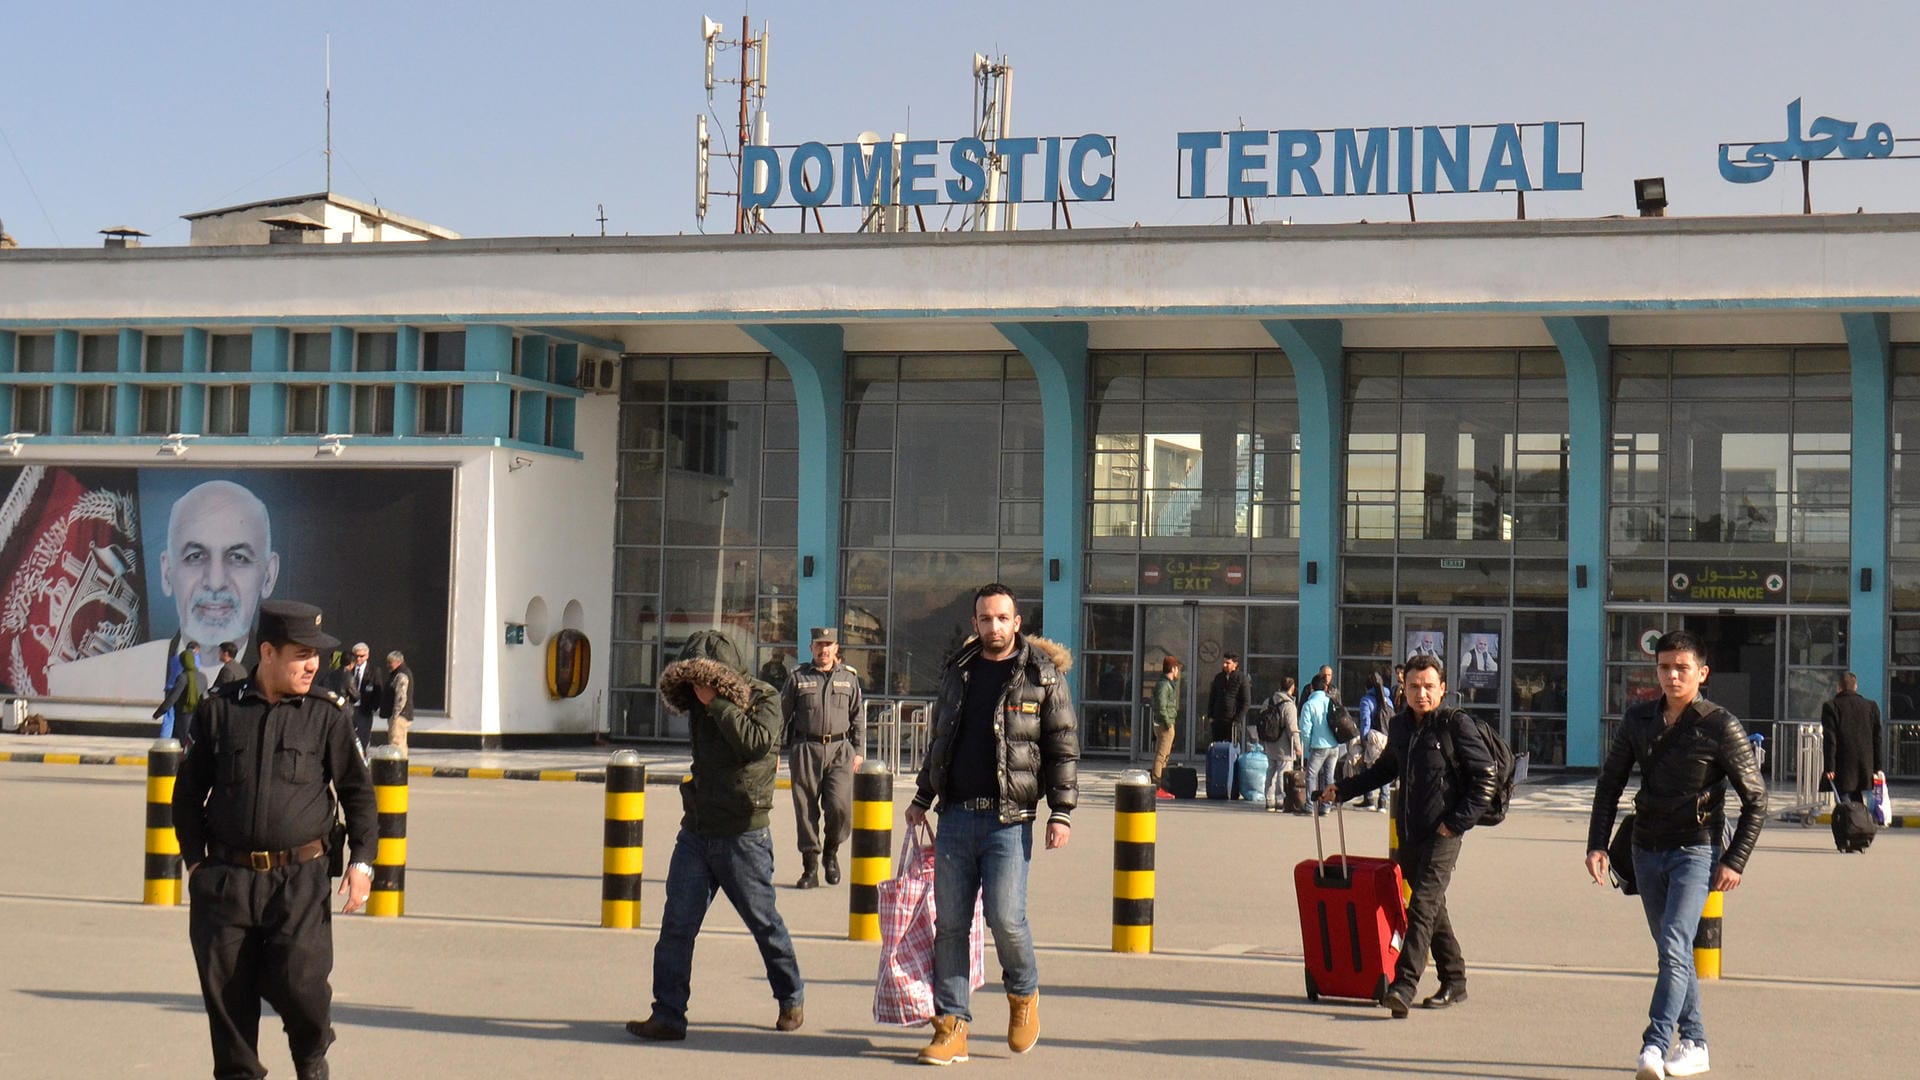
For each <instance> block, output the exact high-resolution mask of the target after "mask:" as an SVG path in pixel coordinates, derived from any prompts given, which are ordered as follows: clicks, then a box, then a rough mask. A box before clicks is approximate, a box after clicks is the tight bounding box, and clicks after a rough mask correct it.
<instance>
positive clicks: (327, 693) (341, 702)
mask: <svg viewBox="0 0 1920 1080" xmlns="http://www.w3.org/2000/svg"><path fill="white" fill-rule="evenodd" d="M312 696H313V697H317V698H324V699H326V700H327V701H330V702H332V703H333V704H334V706H335V707H337V708H341V709H344V708H346V707H347V699H346V698H345V697H343V696H341V695H340V694H337V693H335V692H333V691H332V690H315V691H314V692H313V694H312Z"/></svg>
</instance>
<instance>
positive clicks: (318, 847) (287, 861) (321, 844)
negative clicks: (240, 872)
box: [207, 836, 327, 871]
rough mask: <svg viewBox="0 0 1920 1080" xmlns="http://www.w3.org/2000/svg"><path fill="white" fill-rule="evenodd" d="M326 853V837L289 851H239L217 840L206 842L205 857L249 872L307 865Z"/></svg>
mask: <svg viewBox="0 0 1920 1080" xmlns="http://www.w3.org/2000/svg"><path fill="white" fill-rule="evenodd" d="M326 853H327V840H326V837H324V836H323V837H317V838H315V839H313V840H309V841H307V842H306V843H304V844H301V845H300V846H299V847H297V848H294V849H292V850H291V851H241V850H239V849H237V848H230V847H228V846H227V845H225V844H222V843H220V842H219V841H217V840H209V841H207V857H208V858H210V859H218V860H220V861H221V862H223V863H228V864H230V865H233V866H244V867H246V868H247V869H249V870H261V871H265V870H278V869H280V868H281V867H285V866H298V865H299V864H301V863H309V862H312V861H313V860H315V859H317V858H319V857H321V856H322V855H325V854H326Z"/></svg>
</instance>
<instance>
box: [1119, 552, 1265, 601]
mask: <svg viewBox="0 0 1920 1080" xmlns="http://www.w3.org/2000/svg"><path fill="white" fill-rule="evenodd" d="M1246 582H1247V569H1246V567H1245V566H1244V565H1242V564H1241V563H1239V562H1236V561H1234V560H1232V559H1230V558H1225V557H1222V556H1219V555H1165V556H1161V555H1146V556H1142V557H1141V559H1140V591H1141V592H1142V593H1197V594H1213V595H1219V596H1245V595H1246V592H1247V590H1246Z"/></svg>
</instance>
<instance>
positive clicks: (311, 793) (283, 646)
mask: <svg viewBox="0 0 1920 1080" xmlns="http://www.w3.org/2000/svg"><path fill="white" fill-rule="evenodd" d="M253 639H254V641H256V642H258V643H259V649H260V661H259V664H258V665H257V666H256V667H255V668H254V669H253V672H252V675H251V676H250V677H248V678H246V679H242V680H240V681H238V682H232V683H223V684H221V686H220V687H219V688H218V689H217V690H215V691H213V692H212V693H211V694H210V695H208V697H207V698H206V700H205V701H203V702H202V703H201V705H200V708H199V709H198V710H197V711H195V712H194V714H193V720H192V733H193V742H192V748H191V749H190V750H189V751H188V752H187V756H186V759H185V760H184V761H183V762H182V763H181V766H180V776H179V778H178V780H177V781H176V782H175V784H174V788H173V821H174V828H175V830H176V831H177V832H178V833H179V837H180V854H181V857H182V859H183V860H184V861H185V863H186V866H187V870H188V872H189V873H190V874H191V875H192V876H191V877H189V878H188V879H187V894H188V897H189V899H190V901H191V903H192V909H191V914H190V915H189V918H188V924H187V925H188V931H187V933H188V937H189V938H190V939H191V940H192V942H193V958H194V963H195V964H196V965H197V966H198V968H199V970H200V992H201V996H202V997H203V998H204V999H205V1001H206V1006H207V1021H208V1024H209V1026H210V1027H211V1029H212V1035H213V1075H214V1076H215V1077H217V1078H226V1077H236V1078H238V1077H246V1078H252V1077H262V1076H265V1075H267V1070H266V1069H265V1068H263V1067H262V1066H261V1064H260V1057H259V1055H258V1054H257V1053H256V1047H257V1045H258V1042H259V1034H260V1000H261V999H262V998H265V999H266V1000H267V1003H268V1004H269V1005H272V1006H273V1010H274V1012H276V1013H278V1014H280V1017H281V1020H282V1021H283V1022H284V1024H285V1026H286V1031H287V1043H288V1046H289V1048H290V1049H291V1050H292V1052H293V1061H294V1066H295V1068H296V1069H297V1070H298V1074H299V1076H300V1077H301V1080H324V1078H325V1077H326V1075H327V1047H328V1045H329V1044H331V1043H332V1042H333V1028H332V1026H331V1024H330V1023H329V1022H328V1010H329V1007H330V1005H331V1004H332V999H333V989H332V987H330V986H329V985H328V984H327V976H328V975H329V974H330V973H331V972H332V971H333V925H332V918H333V916H332V912H331V911H330V909H329V901H328V898H327V890H328V888H329V886H330V885H331V881H330V878H329V872H328V862H329V859H328V855H329V854H335V855H336V856H337V854H338V852H337V851H336V850H335V848H336V847H337V845H338V844H339V843H340V841H341V839H342V838H341V837H340V836H338V835H336V833H337V830H336V829H335V828H334V822H335V820H336V815H335V811H334V805H335V800H336V799H337V800H338V802H339V805H340V806H341V807H342V808H343V809H344V810H345V811H346V828H345V832H346V836H347V837H349V838H351V840H352V843H353V855H354V859H355V860H356V861H355V862H354V863H353V864H352V866H351V867H349V868H348V869H347V871H346V880H345V881H344V882H342V883H341V885H340V892H341V894H342V895H344V896H346V898H347V900H346V904H345V906H344V907H342V908H341V910H342V911H343V912H345V913H347V914H352V913H353V912H355V911H358V910H360V907H361V905H362V904H364V903H366V899H367V891H368V889H369V888H370V887H371V885H372V879H373V868H372V867H371V866H369V865H368V864H367V861H366V860H367V859H368V857H369V856H370V855H371V854H372V853H373V850H374V845H375V844H376V843H377V831H378V825H377V820H378V819H377V815H376V813H375V809H374V798H373V778H372V776H371V775H370V774H369V773H368V772H367V766H366V764H365V762H363V761H361V759H360V753H359V751H358V750H357V749H356V748H355V746H354V731H353V715H352V713H351V712H350V711H349V708H348V706H347V702H346V699H345V698H343V697H341V696H340V695H338V694H335V693H332V692H330V691H326V690H323V689H321V688H319V687H317V686H315V685H314V681H313V680H314V675H315V673H316V672H318V671H319V668H320V654H321V652H322V651H323V650H328V649H332V648H333V647H334V646H336V645H338V644H340V642H339V641H338V640H336V639H335V638H333V637H332V636H330V635H328V634H327V633H325V632H324V631H323V630H322V628H321V621H320V609H319V608H317V607H314V606H313V605H311V604H298V603H292V602H289V601H283V600H271V601H267V602H265V603H263V604H261V605H260V623H259V628H258V629H257V630H256V631H255V632H254V636H253Z"/></svg>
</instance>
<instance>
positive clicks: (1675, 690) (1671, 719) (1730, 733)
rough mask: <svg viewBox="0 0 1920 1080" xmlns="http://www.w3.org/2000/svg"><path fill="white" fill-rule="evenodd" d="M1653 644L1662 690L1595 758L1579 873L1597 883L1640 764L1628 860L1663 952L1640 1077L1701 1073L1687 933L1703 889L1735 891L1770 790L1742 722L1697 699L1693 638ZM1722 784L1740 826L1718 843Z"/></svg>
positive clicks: (1703, 1049)
mask: <svg viewBox="0 0 1920 1080" xmlns="http://www.w3.org/2000/svg"><path fill="white" fill-rule="evenodd" d="M1654 652H1655V654H1656V661H1655V662H1656V663H1657V664H1658V670H1659V678H1660V688H1661V691H1662V694H1661V696H1660V697H1659V698H1656V699H1654V700H1652V701H1644V702H1640V703H1638V704H1635V705H1632V706H1630V707H1629V708H1628V709H1627V711H1626V713H1625V714H1624V715H1623V716H1622V717H1621V718H1620V725H1619V726H1618V727H1617V728H1615V729H1614V733H1613V743H1612V745H1611V746H1609V747H1608V748H1607V759H1606V761H1605V763H1603V764H1602V765H1601V766H1600V782H1599V784H1598V785H1597V786H1596V787H1595V788H1594V793H1593V815H1592V817H1591V818H1590V819H1589V820H1588V823H1587V872H1588V874H1590V875H1592V877H1593V880H1594V881H1595V882H1597V883H1601V884H1604V883H1605V882H1606V875H1607V838H1608V835H1609V834H1610V833H1611V832H1612V830H1613V817H1614V812H1615V811H1616V810H1617V809H1618V807H1619V803H1620V793H1621V792H1622V791H1624V790H1625V789H1626V786H1627V778H1628V775H1629V774H1630V773H1631V772H1632V771H1633V767H1634V766H1635V765H1636V764H1637V765H1639V767H1640V792H1639V794H1638V795H1636V796H1634V800H1633V808H1634V819H1633V868H1634V875H1635V882H1636V884H1637V886H1638V889H1639V893H1640V903H1641V906H1642V907H1643V908H1644V909H1645V911H1646V915H1647V926H1648V928H1649V929H1651V930H1652V931H1653V940H1654V944H1655V946H1657V948H1658V950H1659V957H1660V974H1659V976H1658V978H1657V979H1656V981H1655V982H1654V986H1653V1002H1652V1004H1651V1005H1650V1006H1649V1008H1648V1023H1647V1028H1646V1031H1645V1032H1643V1033H1642V1036H1641V1040H1640V1041H1641V1050H1640V1058H1639V1062H1638V1064H1639V1072H1638V1074H1637V1075H1638V1076H1639V1077H1640V1080H1661V1078H1662V1077H1665V1076H1697V1075H1699V1074H1700V1073H1703V1072H1706V1071H1707V1068H1708V1065H1707V1029H1706V1025H1705V1023H1704V1022H1703V1021H1702V1020H1701V1017H1700V983H1699V980H1698V978H1697V976H1696V975H1695V972H1694V967H1693V937H1694V932H1695V931H1696V930H1697V929H1698V928H1699V925H1700V914H1701V909H1702V908H1703V906H1704V905H1705V903H1706V899H1707V892H1708V890H1709V888H1711V889H1712V890H1713V891H1715V892H1732V891H1733V890H1734V889H1736V888H1738V887H1739V885H1740V875H1741V873H1742V872H1743V871H1744V870H1745V869H1746V865H1747V857H1748V856H1749V855H1751V854H1752V853H1753V846H1754V843H1755V842H1756V841H1757V840H1759V838H1760V826H1761V824H1762V823H1763V822H1764V821H1765V820H1766V816H1767V788H1766V785H1765V783H1763V782H1762V781H1761V779H1760V769H1759V766H1758V765H1756V764H1755V762H1754V757H1753V747H1752V745H1751V744H1750V743H1748V742H1747V732H1746V729H1745V728H1743V727H1742V726H1741V724H1740V721H1739V720H1737V719H1735V718H1734V716H1733V714H1732V713H1730V712H1728V711H1727V710H1725V709H1723V708H1721V707H1720V706H1718V705H1715V704H1713V703H1712V702H1710V701H1708V700H1707V699H1706V698H1704V697H1701V696H1700V688H1701V684H1703V683H1704V682H1706V679H1707V665H1706V659H1705V657H1704V655H1703V654H1702V652H1701V645H1700V639H1699V638H1698V637H1695V636H1694V635H1693V634H1690V633H1688V632H1686V631H1684V630H1676V631H1674V632H1672V633H1669V634H1666V635H1665V636H1663V637H1661V638H1660V640H1659V641H1657V642H1655V643H1654ZM1729 783H1731V784H1732V785H1733V788H1734V790H1735V791H1736V792H1737V793H1738V794H1739V796H1740V823H1739V826H1738V827H1737V828H1736V829H1735V831H1734V834H1733V842H1732V843H1731V844H1730V845H1729V846H1728V847H1727V849H1726V850H1725V851H1724V852H1721V851H1717V850H1716V849H1717V848H1718V844H1717V842H1716V841H1717V838H1718V837H1720V836H1722V835H1723V833H1724V829H1723V826H1724V823H1725V810H1724V808H1723V805H1722V804H1723V803H1724V801H1725V794H1726V785H1727V784H1729ZM1676 1028H1677V1029H1678V1033H1679V1041H1678V1042H1675V1041H1674V1039H1673V1036H1674V1032H1675V1029H1676Z"/></svg>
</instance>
